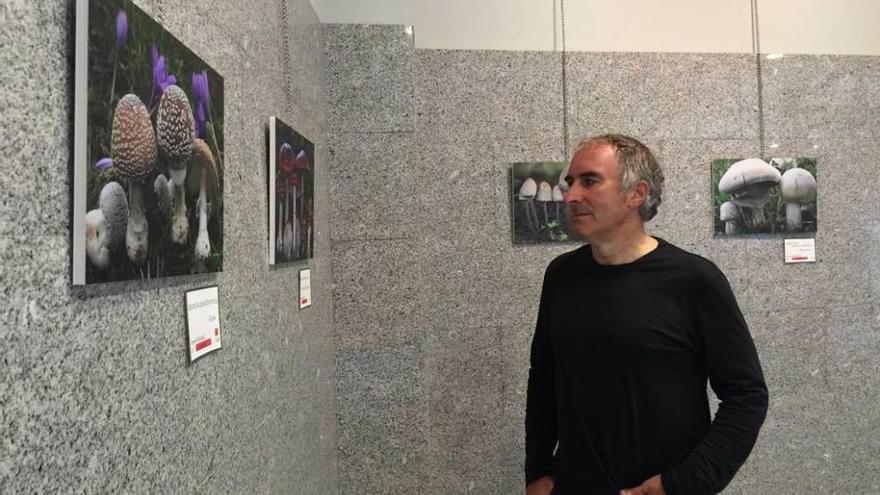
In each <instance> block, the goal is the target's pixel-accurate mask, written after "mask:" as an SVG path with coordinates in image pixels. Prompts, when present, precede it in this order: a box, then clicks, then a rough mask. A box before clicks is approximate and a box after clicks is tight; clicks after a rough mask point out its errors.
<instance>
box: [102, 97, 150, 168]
mask: <svg viewBox="0 0 880 495" xmlns="http://www.w3.org/2000/svg"><path fill="white" fill-rule="evenodd" d="M110 147H111V152H110V154H111V156H112V158H113V168H115V169H116V170H118V171H119V173H120V175H122V176H123V177H125V178H126V179H141V178H143V177H145V176H147V175H148V174H149V173H150V172H152V171H153V167H154V166H155V165H156V135H155V134H153V126H152V124H151V123H150V114H149V112H147V107H145V106H144V104H143V102H141V99H140V98H138V97H137V96H136V95H133V94H131V93H129V94H127V95H125V96H123V97H122V98H121V99H120V100H119V103H117V104H116V110H115V111H114V113H113V131H112V133H111V145H110Z"/></svg>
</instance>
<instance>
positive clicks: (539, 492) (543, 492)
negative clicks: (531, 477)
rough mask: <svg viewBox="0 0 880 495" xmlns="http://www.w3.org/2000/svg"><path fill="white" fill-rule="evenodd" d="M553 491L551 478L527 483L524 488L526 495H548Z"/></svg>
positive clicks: (545, 477)
mask: <svg viewBox="0 0 880 495" xmlns="http://www.w3.org/2000/svg"><path fill="white" fill-rule="evenodd" d="M552 491H553V478H551V477H550V476H544V477H542V478H538V479H536V480H535V481H533V482H531V483H529V486H527V487H526V495H550V492H552Z"/></svg>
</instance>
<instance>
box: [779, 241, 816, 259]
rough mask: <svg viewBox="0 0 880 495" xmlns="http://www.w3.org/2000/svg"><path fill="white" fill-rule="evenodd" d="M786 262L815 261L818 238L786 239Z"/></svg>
mask: <svg viewBox="0 0 880 495" xmlns="http://www.w3.org/2000/svg"><path fill="white" fill-rule="evenodd" d="M785 262H786V263H815V262H816V239H786V240H785Z"/></svg>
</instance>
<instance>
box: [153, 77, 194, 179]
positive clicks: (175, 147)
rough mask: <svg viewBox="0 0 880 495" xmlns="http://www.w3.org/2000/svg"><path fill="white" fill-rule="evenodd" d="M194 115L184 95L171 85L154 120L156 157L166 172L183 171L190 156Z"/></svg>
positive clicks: (160, 103) (165, 92)
mask: <svg viewBox="0 0 880 495" xmlns="http://www.w3.org/2000/svg"><path fill="white" fill-rule="evenodd" d="M193 126H194V124H193V114H192V108H191V107H190V105H189V99H187V97H186V93H184V92H183V90H182V89H180V86H176V85H174V84H172V85H170V86H168V87H167V88H165V91H164V92H163V93H162V99H161V100H160V101H159V113H158V114H157V116H156V139H157V140H158V141H159V153H160V154H161V155H162V158H163V159H164V160H165V162H166V164H167V165H168V167H169V168H171V169H173V170H182V169H184V168H186V166H187V165H188V164H189V160H190V157H191V156H192V152H193V137H194V136H193V134H194V133H193V129H194V127H193Z"/></svg>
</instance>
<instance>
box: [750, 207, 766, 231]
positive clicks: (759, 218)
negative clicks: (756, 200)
mask: <svg viewBox="0 0 880 495" xmlns="http://www.w3.org/2000/svg"><path fill="white" fill-rule="evenodd" d="M752 220H753V221H754V223H755V227H756V228H757V227H763V226H765V225H767V217H766V216H765V215H764V208H761V207H756V208H752Z"/></svg>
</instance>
